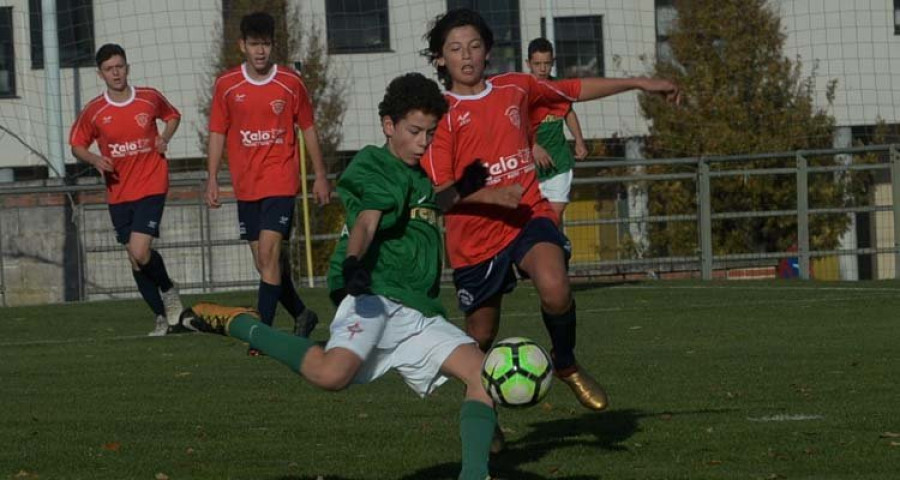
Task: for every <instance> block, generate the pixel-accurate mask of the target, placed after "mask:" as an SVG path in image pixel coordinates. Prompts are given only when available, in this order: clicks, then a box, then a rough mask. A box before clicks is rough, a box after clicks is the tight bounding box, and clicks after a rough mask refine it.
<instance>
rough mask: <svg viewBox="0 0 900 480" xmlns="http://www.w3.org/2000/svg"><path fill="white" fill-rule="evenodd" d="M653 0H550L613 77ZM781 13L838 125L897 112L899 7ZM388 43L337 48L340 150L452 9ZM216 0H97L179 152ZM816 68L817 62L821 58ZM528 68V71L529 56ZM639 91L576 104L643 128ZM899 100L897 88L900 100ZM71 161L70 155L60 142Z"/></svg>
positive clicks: (107, 33)
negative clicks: (172, 110) (593, 26)
mask: <svg viewBox="0 0 900 480" xmlns="http://www.w3.org/2000/svg"><path fill="white" fill-rule="evenodd" d="M295 1H296V2H297V5H298V6H299V8H300V10H301V16H302V18H303V19H304V21H309V22H317V23H318V24H319V26H320V27H321V30H322V31H323V32H324V31H325V2H324V0H303V1H300V0H295ZM654 3H655V2H654V1H653V0H634V1H630V2H623V1H621V0H553V13H554V15H555V16H560V17H562V16H574V15H579V16H581V15H602V16H603V41H604V45H603V49H604V59H603V60H604V68H605V73H606V75H607V76H609V77H625V76H637V75H645V74H647V73H648V72H649V71H650V69H651V63H652V62H653V59H654V56H655V49H656V44H655V41H656V30H655V20H656V14H655V6H654ZM2 6H12V7H13V8H14V11H13V26H14V42H15V50H16V51H15V55H16V85H17V94H18V97H19V98H15V99H0V125H3V126H5V127H7V128H9V129H10V130H11V131H13V132H15V133H16V134H17V135H19V136H21V137H22V139H23V140H24V141H25V142H26V143H27V144H28V145H30V146H31V147H33V148H34V149H36V150H38V151H40V152H45V151H46V130H45V129H46V127H45V125H46V122H45V121H44V108H43V106H44V100H43V91H44V71H43V70H32V69H31V59H30V48H29V28H30V27H29V23H28V2H27V1H26V0H0V7H2ZM772 6H773V8H775V9H776V10H777V11H778V12H780V14H781V16H782V18H783V26H784V31H785V33H786V35H787V41H786V49H785V55H786V56H788V57H791V58H794V57H798V56H799V57H800V58H801V60H802V61H803V62H804V67H803V68H804V71H805V72H806V73H807V74H810V73H812V72H815V78H816V89H817V100H818V103H819V104H820V105H822V106H825V105H826V101H825V89H826V87H827V84H828V82H829V80H831V79H837V82H838V84H837V90H836V98H835V103H834V107H833V109H832V113H833V114H834V115H835V117H836V118H837V123H838V125H860V124H872V123H874V122H875V121H876V119H877V118H882V119H884V120H885V121H887V122H889V123H895V122H900V113H898V111H897V108H896V107H895V104H896V103H898V102H895V101H894V100H895V96H897V95H898V93H897V92H900V89H898V82H900V75H898V74H900V48H898V45H895V44H896V43H898V42H900V37H898V36H895V35H894V33H893V32H894V26H893V24H892V22H893V10H892V5H891V3H890V2H884V1H882V0H854V1H847V0H772ZM389 8H390V11H389V18H390V38H391V49H392V51H391V52H386V53H373V54H345V55H334V56H333V57H332V60H333V62H334V66H335V72H336V73H337V75H339V76H340V77H342V78H343V79H344V80H345V82H346V85H347V101H348V110H347V114H346V117H345V121H344V125H343V134H344V140H343V143H342V145H341V149H343V150H356V149H359V148H360V147H362V146H364V145H367V144H371V143H380V142H381V141H383V139H382V134H381V129H380V126H379V122H378V119H377V103H378V101H379V100H380V99H381V97H382V95H383V92H384V88H385V86H386V85H387V83H388V82H389V81H390V79H391V78H393V77H394V76H396V75H398V74H400V73H403V72H409V71H418V72H421V73H424V74H426V75H429V76H433V74H434V71H433V68H432V67H431V66H429V65H428V64H427V62H426V60H425V58H424V57H422V56H420V55H419V50H421V49H422V48H425V41H424V39H423V34H424V33H425V31H426V30H427V28H428V23H429V21H431V20H432V19H433V18H434V17H435V16H436V15H438V14H440V13H442V12H444V11H445V9H446V0H391V1H390V2H389ZM220 9H221V1H220V0H184V1H181V0H154V1H152V2H147V1H144V0H96V1H95V2H94V16H95V21H94V27H95V39H94V44H95V47H99V46H100V45H102V44H104V43H107V42H115V43H119V44H121V45H122V46H123V47H124V48H125V49H126V51H127V53H128V56H129V61H130V63H131V65H132V70H131V83H132V84H133V85H148V86H152V87H155V88H158V89H159V90H161V91H162V92H163V93H164V94H165V95H166V96H167V97H168V98H169V99H170V100H171V101H172V103H173V104H175V105H176V106H177V107H178V108H179V109H180V110H181V111H182V114H183V115H184V116H183V121H182V126H181V129H180V130H179V132H178V134H177V135H176V137H175V139H174V141H173V142H172V144H171V146H170V156H171V157H172V158H184V157H197V156H200V155H201V149H200V147H199V145H198V140H197V131H198V129H203V128H204V127H205V119H204V118H202V117H201V116H200V112H199V109H198V107H199V105H200V102H201V100H202V98H203V97H204V96H206V95H207V94H208V90H209V87H210V85H209V72H210V70H211V59H212V58H213V52H214V51H215V48H216V45H215V40H216V38H217V35H218V30H217V27H216V25H217V24H218V22H219V20H220V19H221V11H220ZM519 11H520V20H521V39H522V58H523V60H524V59H525V57H526V54H527V52H526V49H527V45H528V42H529V41H530V40H531V39H532V38H534V37H536V36H538V35H540V20H541V17H542V16H544V14H545V0H521V1H520V5H519ZM815 66H817V69H815V70H814V67H815ZM522 69H523V70H525V67H524V65H523V66H522ZM79 71H80V75H81V97H82V103H86V102H87V101H89V100H90V99H91V98H93V97H94V96H96V95H97V94H98V93H100V92H101V89H102V82H101V81H100V80H99V79H98V78H97V76H96V73H95V69H94V68H92V67H83V68H81V69H79ZM73 72H74V70H73V69H71V68H66V69H63V71H62V91H63V94H64V96H63V109H64V111H63V121H64V123H65V128H66V134H68V126H69V125H70V124H71V122H72V121H73V120H74V118H75V106H74V97H75V96H74V94H73V93H74V90H73ZM636 99H637V94H636V93H634V92H629V93H625V94H621V95H617V96H615V97H611V98H608V99H603V100H600V101H595V102H589V103H581V104H578V105H577V106H576V108H575V110H576V112H578V114H579V116H580V118H581V122H582V126H583V130H584V131H585V135H586V136H587V137H594V138H598V137H600V138H602V137H610V136H612V135H614V134H616V135H619V136H633V135H642V134H645V133H646V132H647V124H646V122H645V121H644V120H643V119H642V118H641V117H640V112H639V109H638V105H637V101H636ZM898 100H900V99H898ZM65 151H66V156H67V157H69V158H67V162H69V163H71V162H72V161H73V159H72V158H71V155H70V154H69V153H68V148H66V149H65ZM33 165H42V161H41V160H40V159H39V158H38V157H37V156H36V155H34V154H32V153H30V152H29V151H28V150H27V149H26V148H24V147H22V146H21V145H20V144H19V143H18V142H17V141H16V140H14V139H13V138H12V137H11V136H9V135H5V134H4V135H0V168H2V167H10V166H33Z"/></svg>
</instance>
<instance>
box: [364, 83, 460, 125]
mask: <svg viewBox="0 0 900 480" xmlns="http://www.w3.org/2000/svg"><path fill="white" fill-rule="evenodd" d="M447 108H448V107H447V100H446V99H445V98H444V95H443V94H442V93H441V89H440V87H438V85H437V83H435V81H434V80H431V79H428V78H425V75H422V74H421V73H416V72H413V73H407V74H404V75H400V76H399V77H396V78H394V79H393V80H391V83H389V84H388V86H387V89H386V90H385V92H384V99H382V100H381V103H379V104H378V116H379V117H381V118H384V117H385V116H387V117H391V120H392V121H393V122H394V123H396V122H399V121H400V120H401V119H402V118H403V117H405V116H406V115H407V114H408V113H409V112H411V111H413V110H419V111H420V112H422V113H425V114H430V115H434V116H435V117H437V118H438V120H440V118H441V117H443V116H444V114H445V113H447Z"/></svg>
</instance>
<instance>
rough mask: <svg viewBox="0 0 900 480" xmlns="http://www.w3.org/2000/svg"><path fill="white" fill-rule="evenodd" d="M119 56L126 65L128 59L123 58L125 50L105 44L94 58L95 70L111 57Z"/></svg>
mask: <svg viewBox="0 0 900 480" xmlns="http://www.w3.org/2000/svg"><path fill="white" fill-rule="evenodd" d="M116 55H119V56H121V57H122V60H125V63H128V57H126V56H125V49H124V48H122V47H121V46H119V45H117V44H115V43H107V44H106V45H103V46H102V47H100V49H99V50H97V56H96V57H94V59H95V60H97V68H100V65H101V64H103V62H105V61H107V60H109V59H110V58H112V57H115V56H116Z"/></svg>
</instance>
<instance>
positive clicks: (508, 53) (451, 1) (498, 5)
mask: <svg viewBox="0 0 900 480" xmlns="http://www.w3.org/2000/svg"><path fill="white" fill-rule="evenodd" d="M455 8H469V9H472V10H475V11H476V12H478V13H479V14H481V16H482V17H484V20H485V21H486V22H487V24H488V25H489V26H490V27H491V31H493V32H494V47H493V48H492V49H491V60H490V65H488V68H487V70H486V72H485V73H486V74H488V75H493V74H496V73H503V72H520V71H522V36H521V32H520V25H519V1H518V0H447V10H453V9H455Z"/></svg>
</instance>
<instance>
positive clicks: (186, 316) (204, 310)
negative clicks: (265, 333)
mask: <svg viewBox="0 0 900 480" xmlns="http://www.w3.org/2000/svg"><path fill="white" fill-rule="evenodd" d="M238 315H252V316H253V317H255V318H256V319H259V313H258V312H257V311H256V310H254V309H252V308H247V307H228V306H225V305H217V304H215V303H208V302H200V303H197V304H195V305H194V306H193V307H191V308H186V309H185V310H184V311H183V312H181V317H180V318H179V323H180V324H181V325H182V326H184V327H185V328H188V329H190V330H196V331H200V332H206V333H218V334H220V335H228V324H229V323H231V321H232V320H234V319H235V318H236V317H237V316H238Z"/></svg>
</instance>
